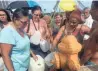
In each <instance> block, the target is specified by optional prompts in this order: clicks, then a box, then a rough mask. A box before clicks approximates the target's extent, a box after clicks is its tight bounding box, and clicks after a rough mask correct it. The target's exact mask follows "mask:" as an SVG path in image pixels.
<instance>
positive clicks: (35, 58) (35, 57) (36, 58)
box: [30, 50, 38, 61]
mask: <svg viewBox="0 0 98 71" xmlns="http://www.w3.org/2000/svg"><path fill="white" fill-rule="evenodd" d="M30 53H31V55H32V57H33V58H34V60H35V61H37V60H38V57H37V56H36V55H35V54H34V53H33V51H31V50H30Z"/></svg>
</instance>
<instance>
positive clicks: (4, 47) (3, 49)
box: [0, 43, 14, 71]
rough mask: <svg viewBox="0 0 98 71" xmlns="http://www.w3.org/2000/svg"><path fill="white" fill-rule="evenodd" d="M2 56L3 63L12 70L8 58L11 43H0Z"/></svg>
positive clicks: (9, 70)
mask: <svg viewBox="0 0 98 71" xmlns="http://www.w3.org/2000/svg"><path fill="white" fill-rule="evenodd" d="M0 47H1V52H2V58H3V60H4V64H5V66H6V67H7V69H8V71H14V67H13V64H12V61H11V58H10V53H11V50H12V45H10V44H3V43H2V44H0Z"/></svg>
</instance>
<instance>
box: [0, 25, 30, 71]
mask: <svg viewBox="0 0 98 71" xmlns="http://www.w3.org/2000/svg"><path fill="white" fill-rule="evenodd" d="M0 43H6V44H11V45H12V46H13V47H12V50H11V54H10V57H11V60H12V63H13V66H14V69H15V71H26V70H27V68H28V66H29V62H30V41H29V38H28V36H27V35H26V33H24V37H22V36H21V35H20V34H19V33H18V32H17V31H16V30H15V29H14V28H13V27H12V26H11V25H9V26H7V27H5V28H4V29H3V30H2V31H1V34H0ZM6 48H7V47H6ZM4 71H7V69H6V67H5V68H4Z"/></svg>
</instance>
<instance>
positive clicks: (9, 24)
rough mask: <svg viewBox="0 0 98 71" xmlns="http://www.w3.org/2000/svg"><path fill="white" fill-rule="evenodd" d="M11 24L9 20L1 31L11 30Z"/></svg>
mask: <svg viewBox="0 0 98 71" xmlns="http://www.w3.org/2000/svg"><path fill="white" fill-rule="evenodd" d="M11 24H12V22H9V23H8V25H7V26H6V27H4V28H3V29H2V31H1V32H11V31H12V30H13V29H12V26H11Z"/></svg>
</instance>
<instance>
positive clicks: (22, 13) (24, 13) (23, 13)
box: [12, 8, 28, 21]
mask: <svg viewBox="0 0 98 71" xmlns="http://www.w3.org/2000/svg"><path fill="white" fill-rule="evenodd" d="M23 16H28V11H25V10H24V9H22V8H19V9H16V10H15V11H14V13H13V17H12V20H13V21H14V20H17V19H20V18H22V17H23Z"/></svg>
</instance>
